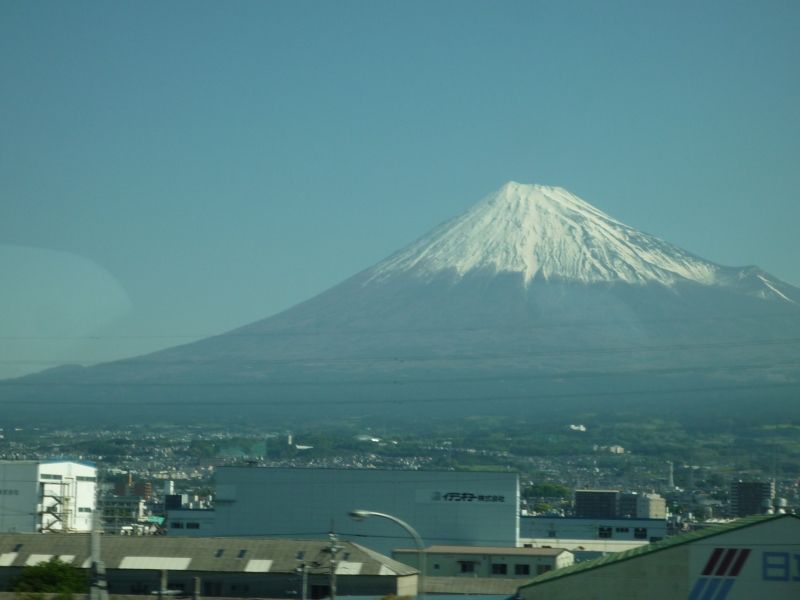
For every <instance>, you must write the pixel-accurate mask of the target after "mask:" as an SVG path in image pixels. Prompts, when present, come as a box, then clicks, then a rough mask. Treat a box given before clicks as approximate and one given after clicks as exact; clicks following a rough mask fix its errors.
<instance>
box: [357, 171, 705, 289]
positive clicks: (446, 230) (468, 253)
mask: <svg viewBox="0 0 800 600" xmlns="http://www.w3.org/2000/svg"><path fill="white" fill-rule="evenodd" d="M719 269H720V267H718V266H717V265H715V264H713V263H710V262H707V261H704V260H702V259H700V258H698V257H696V256H694V255H692V254H690V253H688V252H685V251H684V250H681V249H680V248H678V247H676V246H673V245H672V244H669V243H667V242H664V241H663V240H660V239H658V238H656V237H654V236H651V235H647V234H645V233H642V232H639V231H637V230H635V229H633V228H632V227H628V226H627V225H625V224H624V223H621V222H620V221H617V220H616V219H614V218H612V217H610V216H608V215H607V214H605V213H604V212H602V211H600V210H598V209H597V208H595V207H593V206H592V205H591V204H588V203H587V202H585V201H583V200H581V199H580V198H578V197H577V196H575V195H574V194H571V193H570V192H568V191H567V190H565V189H563V188H559V187H550V186H544V185H536V184H521V183H517V182H513V181H511V182H508V183H506V184H505V185H503V186H502V187H501V188H500V189H498V190H497V191H495V192H493V193H491V194H489V195H488V196H486V197H485V198H484V199H483V200H481V201H480V202H478V203H477V204H476V205H474V206H473V207H472V208H470V209H469V210H468V211H467V212H465V213H464V214H462V215H461V216H459V217H456V218H455V219H452V220H451V221H448V222H446V223H444V224H443V225H440V226H439V227H437V228H436V229H434V230H433V231H431V232H430V233H429V234H427V235H426V236H424V237H422V238H421V239H419V240H418V241H416V242H414V243H413V244H411V245H410V246H407V247H406V248H404V249H403V250H401V251H399V252H397V253H396V254H394V255H393V256H391V257H389V258H388V259H386V260H384V261H383V262H381V263H379V264H378V265H376V266H375V267H373V268H372V269H370V270H369V272H368V277H367V283H369V282H371V281H382V280H384V279H386V278H388V277H391V276H392V275H394V274H397V273H405V274H409V275H412V276H415V277H419V278H423V279H428V278H432V277H434V276H436V275H439V274H443V273H451V274H456V275H458V276H464V275H465V274H467V273H469V272H471V271H478V270H479V271H489V272H494V273H520V274H522V276H523V278H524V281H525V283H526V284H527V283H530V282H531V281H533V280H534V279H536V278H542V279H544V280H551V279H553V280H562V281H572V282H579V283H597V282H624V283H630V284H645V283H660V284H663V285H668V286H669V285H673V284H674V283H676V282H677V281H686V280H688V281H693V282H696V283H701V284H706V285H708V284H712V283H714V282H715V280H716V277H717V274H718V271H719Z"/></svg>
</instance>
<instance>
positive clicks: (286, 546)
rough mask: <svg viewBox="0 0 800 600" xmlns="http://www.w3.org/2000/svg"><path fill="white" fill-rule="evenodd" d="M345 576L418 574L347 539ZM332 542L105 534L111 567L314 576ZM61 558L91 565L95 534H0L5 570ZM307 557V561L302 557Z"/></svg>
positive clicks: (326, 561) (342, 557)
mask: <svg viewBox="0 0 800 600" xmlns="http://www.w3.org/2000/svg"><path fill="white" fill-rule="evenodd" d="M337 543H338V545H339V546H341V547H342V550H341V551H340V552H339V553H338V554H337V557H336V558H337V560H338V561H339V565H338V567H337V573H338V574H339V575H392V576H397V575H400V576H402V575H412V574H416V573H417V570H416V569H412V568H411V567H409V566H407V565H404V564H403V563H400V562H398V561H396V560H393V559H391V558H389V557H387V556H383V555H382V554H378V553H377V552H374V551H372V550H369V549H367V548H364V547H363V546H360V545H358V544H354V543H352V542H347V541H342V540H340V541H338V542H337ZM328 546H329V542H326V541H321V540H286V539H279V540H275V539H264V538H207V537H169V536H124V535H113V536H102V538H101V543H100V547H101V554H102V559H103V562H104V563H105V565H106V568H107V569H137V570H139V569H142V570H160V569H167V570H176V571H177V570H185V571H205V572H225V571H227V572H254V573H258V572H260V573H287V572H294V570H295V569H296V568H297V567H298V566H299V565H300V564H302V563H305V564H306V565H307V566H308V568H309V573H327V572H329V569H330V566H329V565H330V552H329V551H328ZM53 556H58V557H59V558H60V559H61V560H63V561H65V562H69V563H70V564H72V565H73V566H75V567H82V568H86V567H88V566H89V561H90V535H89V534H79V533H73V534H57V533H52V534H43V533H0V567H22V566H25V565H27V564H36V563H37V562H41V561H46V560H49V559H50V558H51V557H53ZM300 556H302V558H298V557H300Z"/></svg>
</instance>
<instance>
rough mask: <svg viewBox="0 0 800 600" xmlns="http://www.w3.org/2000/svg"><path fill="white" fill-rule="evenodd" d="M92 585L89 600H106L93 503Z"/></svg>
mask: <svg viewBox="0 0 800 600" xmlns="http://www.w3.org/2000/svg"><path fill="white" fill-rule="evenodd" d="M91 544H92V585H91V587H90V588H89V600H108V583H107V582H106V565H105V563H104V562H103V561H102V559H101V558H100V511H99V510H98V508H97V502H96V501H95V509H94V512H93V513H92V541H91Z"/></svg>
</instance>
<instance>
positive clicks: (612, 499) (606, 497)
mask: <svg viewBox="0 0 800 600" xmlns="http://www.w3.org/2000/svg"><path fill="white" fill-rule="evenodd" d="M619 500H620V493H619V492H618V491H617V490H575V516H576V517H582V518H594V519H608V518H614V517H616V516H617V515H618V514H619Z"/></svg>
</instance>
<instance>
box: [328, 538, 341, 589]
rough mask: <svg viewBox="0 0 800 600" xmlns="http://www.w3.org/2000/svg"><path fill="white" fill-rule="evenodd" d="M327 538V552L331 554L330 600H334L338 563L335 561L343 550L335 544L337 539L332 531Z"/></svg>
mask: <svg viewBox="0 0 800 600" xmlns="http://www.w3.org/2000/svg"><path fill="white" fill-rule="evenodd" d="M328 537H330V540H331V544H330V546H328V552H330V554H331V600H336V565H337V564H338V563H339V561H337V560H336V554H337V553H339V552H340V551H341V550H343V547H342V546H340V545H339V544H337V543H336V542H338V539H337V537H336V534H335V533H334V532H333V531H331V532H330V534H328Z"/></svg>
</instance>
